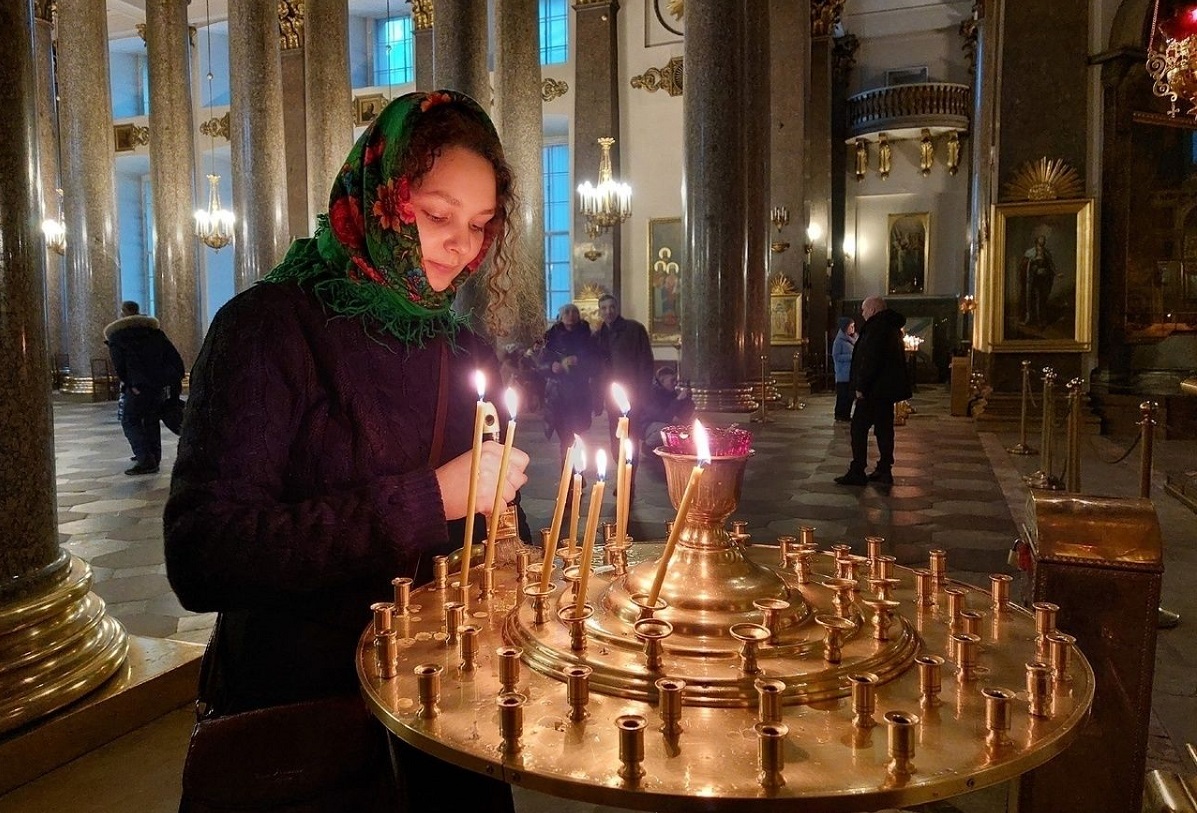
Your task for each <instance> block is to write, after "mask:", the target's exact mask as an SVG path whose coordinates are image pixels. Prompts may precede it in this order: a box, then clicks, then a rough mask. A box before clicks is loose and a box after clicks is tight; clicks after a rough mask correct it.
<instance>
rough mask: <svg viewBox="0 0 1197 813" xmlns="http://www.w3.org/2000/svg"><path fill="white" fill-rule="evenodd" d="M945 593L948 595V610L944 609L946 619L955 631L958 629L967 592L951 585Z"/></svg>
mask: <svg viewBox="0 0 1197 813" xmlns="http://www.w3.org/2000/svg"><path fill="white" fill-rule="evenodd" d="M943 594H944V595H945V596H946V597H947V610H945V611H944V615H945V620H947V622H948V626H950V627H951V628H952V630H953V631H958V626H959V624H958V619H959V618H960V613H961V611H962V610H964V607H965V603H964V599H965V592H964V591H963V590H961V589H960V588H959V587H949V588H947V589H946V590H944V591H943Z"/></svg>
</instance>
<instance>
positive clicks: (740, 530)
mask: <svg viewBox="0 0 1197 813" xmlns="http://www.w3.org/2000/svg"><path fill="white" fill-rule="evenodd" d="M731 526H732V527H731V531H730V532H729V533H728V536H729V537H731V539H732V541H733V542H735V543H736V544H738V545H744V546H745V547H747V546H748V540H749V539H751V538H752V534H750V533H748V521H747V520H743V519H733V520H732V524H731Z"/></svg>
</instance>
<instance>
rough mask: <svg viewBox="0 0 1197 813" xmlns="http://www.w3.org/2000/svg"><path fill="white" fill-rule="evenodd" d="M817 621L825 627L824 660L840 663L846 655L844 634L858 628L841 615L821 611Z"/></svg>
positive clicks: (816, 618)
mask: <svg viewBox="0 0 1197 813" xmlns="http://www.w3.org/2000/svg"><path fill="white" fill-rule="evenodd" d="M815 623H816V624H818V625H819V626H820V627H822V628H823V660H825V661H827V662H828V663H839V662H840V661H841V660H842V659H843V656H844V651H843V645H844V636H846V635H847V634H848V633H849V632H850V631H852V630H854V629H856V625H855V624H853V623H852V622H851V621H849V620H848V619H847V618H844V617H843V616H839V615H828V614H826V613H819V614H818V615H816V616H815Z"/></svg>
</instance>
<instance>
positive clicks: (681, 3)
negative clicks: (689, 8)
mask: <svg viewBox="0 0 1197 813" xmlns="http://www.w3.org/2000/svg"><path fill="white" fill-rule="evenodd" d="M665 8H666V9H667V10H668V11H669V13H670V14H672V15H673V19H675V20H677V21H678V22H679V23H680V22H681V21H682V17H683V16H684V15H685V14H686V0H669V2H668V3H666V4H665Z"/></svg>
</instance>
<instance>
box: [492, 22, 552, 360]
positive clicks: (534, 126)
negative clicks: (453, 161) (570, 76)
mask: <svg viewBox="0 0 1197 813" xmlns="http://www.w3.org/2000/svg"><path fill="white" fill-rule="evenodd" d="M537 10H538V3H537V0H498V2H497V3H496V5H495V29H496V35H495V38H496V43H495V103H496V104H495V106H496V108H497V114H498V116H497V118H498V124H499V133H500V135H501V136H502V138H503V152H504V154H505V155H506V156H507V162H508V163H509V164H510V165H511V169H512V172H513V174H514V175H515V177H516V179H517V182H518V184H519V190H518V192H519V210H518V211H516V212H513V213H512V215H513V220H514V221H515V223H514V225H515V234H516V238H515V240H514V245H513V246H512V249H513V250H512V259H513V262H512V266H513V267H512V268H511V277H510V279H511V285H510V288H509V289H508V294H507V303H506V307H505V308H504V311H503V313H502V314H501V322H502V324H503V326H504V327H505V328H506V330H507V333H508V337H509V340H511V341H517V342H520V343H521V344H524V345H529V346H530V345H531V344H532V341H533V340H534V339H536V338H539V336H540V334H541V332H542V330H543V327H544V312H545V278H544V180H543V179H544V158H543V146H542V142H543V132H544V125H543V117H542V114H541V105H542V101H541V97H540V49H539V48H538V47H537V43H538V41H539V38H538V28H537Z"/></svg>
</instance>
